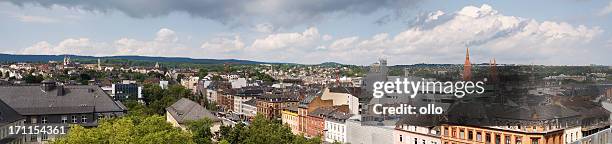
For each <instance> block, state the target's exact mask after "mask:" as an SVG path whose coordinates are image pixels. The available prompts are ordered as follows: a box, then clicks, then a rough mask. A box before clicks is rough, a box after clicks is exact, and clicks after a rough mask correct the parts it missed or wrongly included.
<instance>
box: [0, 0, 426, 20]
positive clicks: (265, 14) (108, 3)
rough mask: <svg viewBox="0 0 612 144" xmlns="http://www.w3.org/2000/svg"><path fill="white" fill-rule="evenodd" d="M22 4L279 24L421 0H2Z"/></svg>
mask: <svg viewBox="0 0 612 144" xmlns="http://www.w3.org/2000/svg"><path fill="white" fill-rule="evenodd" d="M1 1H10V2H11V3H13V4H15V5H19V6H23V5H26V4H34V5H40V6H43V7H51V6H54V5H57V6H63V7H68V8H76V9H83V10H88V11H96V12H110V11H120V12H122V13H125V14H126V15H128V16H130V17H134V18H146V17H159V16H165V15H168V14H170V13H173V12H184V13H188V14H189V15H191V16H194V17H201V18H206V19H211V20H215V21H219V22H221V23H223V24H251V25H252V23H256V22H269V23H272V24H274V25H277V26H283V25H285V26H287V25H293V24H300V23H310V22H312V21H317V20H320V19H322V18H325V16H326V15H327V14H331V13H348V14H354V13H357V14H370V13H372V12H374V11H377V10H381V9H389V10H399V9H405V8H410V7H412V6H414V5H415V3H416V1H419V0H286V1H283V0H1Z"/></svg>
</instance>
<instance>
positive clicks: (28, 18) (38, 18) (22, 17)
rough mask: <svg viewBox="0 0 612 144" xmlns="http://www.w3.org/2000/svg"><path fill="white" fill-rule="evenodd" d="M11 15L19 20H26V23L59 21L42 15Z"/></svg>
mask: <svg viewBox="0 0 612 144" xmlns="http://www.w3.org/2000/svg"><path fill="white" fill-rule="evenodd" d="M13 17H15V18H17V19H18V20H19V21H21V22H27V23H56V22H59V20H57V19H54V18H50V17H44V16H34V15H13Z"/></svg>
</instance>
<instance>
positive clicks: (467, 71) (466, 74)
mask: <svg viewBox="0 0 612 144" xmlns="http://www.w3.org/2000/svg"><path fill="white" fill-rule="evenodd" d="M471 79H472V64H471V62H470V48H467V47H466V49H465V63H464V64H463V80H464V81H469V80H471Z"/></svg>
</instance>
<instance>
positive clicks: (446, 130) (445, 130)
mask: <svg viewBox="0 0 612 144" xmlns="http://www.w3.org/2000/svg"><path fill="white" fill-rule="evenodd" d="M444 135H445V136H448V127H445V128H444Z"/></svg>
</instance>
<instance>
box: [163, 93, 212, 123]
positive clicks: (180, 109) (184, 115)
mask: <svg viewBox="0 0 612 144" xmlns="http://www.w3.org/2000/svg"><path fill="white" fill-rule="evenodd" d="M166 111H168V113H170V115H172V117H174V119H176V121H177V122H178V123H179V124H183V123H185V122H187V121H193V120H199V119H202V118H209V119H211V120H213V121H214V122H218V121H221V120H220V119H219V118H217V116H215V115H213V114H212V113H211V112H210V111H208V110H207V109H205V108H204V107H202V106H201V105H199V104H198V103H196V102H194V101H191V100H189V99H187V98H181V99H180V100H178V101H177V102H176V103H174V104H172V105H171V106H170V107H167V108H166Z"/></svg>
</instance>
